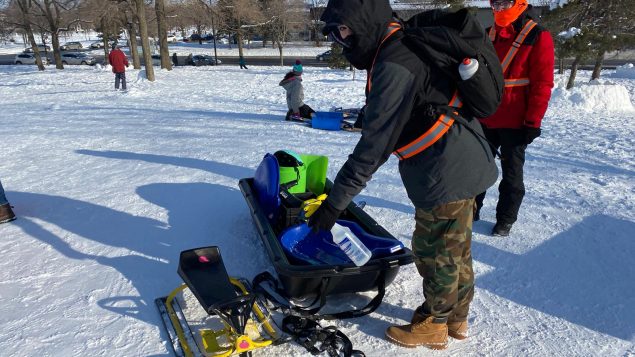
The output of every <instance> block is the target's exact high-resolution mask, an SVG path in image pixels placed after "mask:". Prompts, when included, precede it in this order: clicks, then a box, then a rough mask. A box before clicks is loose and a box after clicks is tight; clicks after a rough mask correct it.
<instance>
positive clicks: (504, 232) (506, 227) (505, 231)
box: [492, 222, 512, 237]
mask: <svg viewBox="0 0 635 357" xmlns="http://www.w3.org/2000/svg"><path fill="white" fill-rule="evenodd" d="M511 230H512V224H511V223H503V222H496V225H494V228H493V229H492V235H494V236H499V237H507V236H508V235H509V231H511Z"/></svg>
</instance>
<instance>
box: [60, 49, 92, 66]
mask: <svg viewBox="0 0 635 357" xmlns="http://www.w3.org/2000/svg"><path fill="white" fill-rule="evenodd" d="M95 63H97V61H96V60H95V57H92V56H89V55H87V54H86V53H84V52H76V53H74V52H69V53H63V54H62V64H65V65H66V64H87V65H91V66H92V65H94V64H95Z"/></svg>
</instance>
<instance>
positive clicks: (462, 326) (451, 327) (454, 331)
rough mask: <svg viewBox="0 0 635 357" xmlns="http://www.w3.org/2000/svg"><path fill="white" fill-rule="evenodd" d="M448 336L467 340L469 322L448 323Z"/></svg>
mask: <svg viewBox="0 0 635 357" xmlns="http://www.w3.org/2000/svg"><path fill="white" fill-rule="evenodd" d="M448 336H450V337H452V338H455V339H457V340H465V339H466V338H467V320H466V321H454V322H450V321H448Z"/></svg>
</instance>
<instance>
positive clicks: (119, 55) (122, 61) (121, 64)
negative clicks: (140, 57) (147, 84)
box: [108, 44, 128, 90]
mask: <svg viewBox="0 0 635 357" xmlns="http://www.w3.org/2000/svg"><path fill="white" fill-rule="evenodd" d="M108 61H109V62H110V65H111V66H112V73H114V74H115V90H118V89H119V81H121V89H122V90H126V67H128V57H126V55H125V54H124V53H123V51H122V50H121V49H120V48H119V46H117V45H116V44H114V45H112V51H110V54H109V55H108Z"/></svg>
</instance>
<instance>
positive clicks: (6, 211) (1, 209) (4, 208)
mask: <svg viewBox="0 0 635 357" xmlns="http://www.w3.org/2000/svg"><path fill="white" fill-rule="evenodd" d="M14 219H15V214H14V213H13V210H12V209H11V205H10V204H9V201H8V200H7V196H5V194H4V188H3V187H2V181H0V224H2V223H6V222H11V221H13V220H14Z"/></svg>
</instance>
